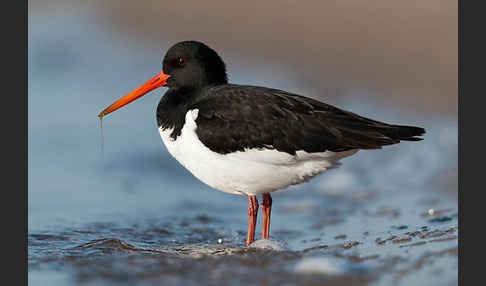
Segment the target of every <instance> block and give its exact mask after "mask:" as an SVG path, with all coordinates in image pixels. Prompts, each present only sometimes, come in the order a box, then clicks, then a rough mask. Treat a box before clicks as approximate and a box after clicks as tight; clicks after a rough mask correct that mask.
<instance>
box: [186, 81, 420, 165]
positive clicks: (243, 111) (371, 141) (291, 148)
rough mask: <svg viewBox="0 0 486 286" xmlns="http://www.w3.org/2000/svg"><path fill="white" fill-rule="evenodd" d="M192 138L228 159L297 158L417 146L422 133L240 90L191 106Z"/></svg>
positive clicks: (262, 91) (215, 93)
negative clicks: (263, 153)
mask: <svg viewBox="0 0 486 286" xmlns="http://www.w3.org/2000/svg"><path fill="white" fill-rule="evenodd" d="M193 108H197V109H199V113H198V117H197V119H196V124H197V130H196V133H197V135H198V137H199V139H200V140H201V142H202V143H204V145H206V146H207V147H208V148H209V149H211V150H212V151H215V152H218V153H222V154H226V153H231V152H235V151H243V150H244V149H245V148H268V149H277V150H279V151H283V152H287V153H289V154H292V155H293V154H295V152H296V151H298V150H304V151H306V152H324V151H326V150H330V151H336V152H338V151H346V150H351V149H379V148H381V146H384V145H390V144H395V143H398V142H400V140H408V141H419V140H422V138H417V137H414V136H420V135H423V134H424V133H425V130H424V129H423V128H419V127H412V126H400V125H390V124H386V123H382V122H378V121H374V120H371V119H367V118H364V117H362V116H359V115H357V114H354V113H351V112H348V111H345V110H341V109H339V108H337V107H334V106H331V105H328V104H325V103H322V102H319V101H317V100H314V99H311V98H307V97H303V96H299V95H295V94H291V93H288V92H285V91H281V90H276V89H270V88H263V87H255V86H241V85H223V86H217V87H212V88H210V89H208V90H207V91H206V92H205V94H204V95H203V96H201V97H200V99H198V101H197V102H195V103H194V104H193V106H192V107H191V109H193Z"/></svg>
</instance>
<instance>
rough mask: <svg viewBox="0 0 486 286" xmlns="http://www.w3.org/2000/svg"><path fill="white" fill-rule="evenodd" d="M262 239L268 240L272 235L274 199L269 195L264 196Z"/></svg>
mask: <svg viewBox="0 0 486 286" xmlns="http://www.w3.org/2000/svg"><path fill="white" fill-rule="evenodd" d="M261 206H262V213H263V220H262V239H268V235H269V234H270V214H271V212H272V197H271V196H270V194H269V193H267V194H263V196H262V204H261Z"/></svg>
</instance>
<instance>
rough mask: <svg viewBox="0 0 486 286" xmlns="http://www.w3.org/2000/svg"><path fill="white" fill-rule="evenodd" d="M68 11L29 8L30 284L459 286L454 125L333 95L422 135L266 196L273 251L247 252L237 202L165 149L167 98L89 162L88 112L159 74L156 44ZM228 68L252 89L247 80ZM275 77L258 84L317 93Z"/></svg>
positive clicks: (94, 130)
mask: <svg viewBox="0 0 486 286" xmlns="http://www.w3.org/2000/svg"><path fill="white" fill-rule="evenodd" d="M64 12H65V13H59V14H56V15H55V16H52V15H51V14H49V13H48V12H47V11H45V10H44V11H42V12H35V11H30V12H29V13H30V14H29V117H28V118H29V119H28V120H29V130H28V135H29V154H28V155H29V172H28V176H29V194H28V200H29V201H28V207H29V209H28V211H29V213H28V227H29V230H28V266H29V268H28V271H29V285H78V284H82V285H160V284H164V285H181V284H183V285H200V284H208V285H247V284H267V285H282V284H283V285H295V284H300V285H322V284H326V285H349V284H353V285H390V284H396V285H455V284H457V263H458V259H457V245H458V240H457V237H458V235H459V234H458V218H457V217H458V208H457V117H456V116H455V115H447V114H445V115H441V116H439V115H433V116H431V115H428V114H417V113H414V112H412V111H408V110H405V109H402V108H400V107H399V106H389V105H385V104H383V103H380V102H376V101H373V100H371V99H370V100H368V97H367V96H366V93H365V92H363V93H361V92H360V91H359V90H345V91H344V93H345V96H343V97H342V98H337V97H332V98H329V99H328V100H327V101H328V102H329V103H331V104H334V105H337V106H340V107H343V108H346V109H349V110H352V111H353V112H356V113H359V114H362V115H364V116H369V117H373V118H375V119H377V120H383V121H388V122H393V123H400V124H410V125H420V126H424V127H425V128H426V129H427V135H426V136H425V140H424V141H421V142H404V143H402V144H399V145H395V146H390V147H386V148H384V149H382V150H374V151H360V152H358V153H357V154H356V155H354V156H352V157H350V158H346V159H344V160H342V163H343V165H342V166H341V167H340V168H338V169H335V170H331V171H329V172H327V173H325V174H323V175H321V176H319V177H317V178H315V179H313V180H311V181H310V182H309V183H306V184H303V185H300V186H294V187H291V188H289V189H288V190H282V191H279V192H275V193H273V194H272V196H273V210H272V223H271V231H270V241H261V240H259V241H256V242H255V243H254V245H252V247H250V248H249V249H246V248H245V247H244V243H245V238H246V227H247V216H246V214H247V211H246V208H247V199H246V198H245V197H243V196H235V195H229V194H225V193H221V192H217V191H215V190H212V189H211V188H209V187H208V186H205V185H204V184H202V183H200V182H199V181H198V180H197V179H195V178H194V177H193V176H192V175H191V174H190V173H189V172H188V171H186V170H185V169H184V168H183V167H182V166H180V165H179V164H178V163H177V162H176V161H175V160H174V159H173V158H171V157H170V156H169V154H168V153H167V151H166V149H165V147H163V144H162V142H161V140H160V137H159V135H158V132H157V129H156V122H155V109H156V105H157V102H158V100H159V99H160V96H161V94H162V92H163V91H159V92H153V93H152V94H151V95H147V96H146V97H144V98H142V99H140V100H138V101H137V102H136V103H133V104H131V105H130V106H129V107H127V108H124V109H122V110H120V111H119V112H116V113H114V114H110V115H109V116H107V117H106V118H104V119H103V133H104V152H103V153H102V152H101V151H100V147H101V146H100V142H101V141H100V140H101V138H100V130H99V119H98V117H97V116H96V115H97V114H98V113H99V112H100V111H101V110H102V109H103V108H104V107H105V106H106V105H107V104H110V103H111V102H112V101H113V100H114V99H116V98H118V97H120V96H121V95H123V94H125V93H126V92H127V91H129V90H131V89H133V88H135V87H137V86H138V85H139V84H140V83H142V82H144V81H145V80H147V79H149V78H150V77H151V76H152V74H151V73H150V71H152V73H155V72H157V71H158V70H160V61H159V59H160V57H161V55H160V47H156V48H153V47H151V48H146V47H145V48H144V47H143V46H140V45H139V44H137V43H135V42H133V41H127V39H126V38H125V37H124V36H123V35H120V34H116V33H114V32H113V31H111V30H109V29H108V28H107V27H105V26H103V25H100V23H99V22H97V20H96V19H97V18H96V17H95V16H94V15H95V14H89V15H90V16H89V17H88V16H86V15H84V14H82V13H80V12H79V11H77V10H76V11H75V10H73V11H70V10H68V11H64ZM167 45H170V43H168V44H167ZM162 49H163V50H166V49H167V47H162ZM154 59H156V60H154ZM231 70H232V72H231V78H232V79H234V80H235V81H237V82H250V80H248V74H251V71H248V70H238V69H237V67H233V68H231ZM253 74H254V73H253ZM280 76H281V74H280V73H279V71H278V70H276V71H275V73H273V74H272V76H271V77H270V76H267V77H264V78H263V79H262V81H264V82H265V85H267V86H272V87H279V88H283V89H287V90H290V91H295V92H299V93H302V94H306V95H310V96H313V95H316V94H315V92H316V91H312V90H301V89H297V88H294V86H293V85H292V83H291V82H290V83H289V82H286V83H285V84H283V85H282V82H284V81H283V80H282V77H280ZM255 84H257V83H255ZM357 98H362V99H363V100H356V99H357ZM365 99H366V102H367V104H364V103H363V102H364V101H365ZM260 215H261V214H260ZM258 223H259V224H258V226H257V227H258V228H257V237H260V235H261V233H260V231H259V230H260V229H259V228H260V227H261V225H260V223H261V217H259V222H258Z"/></svg>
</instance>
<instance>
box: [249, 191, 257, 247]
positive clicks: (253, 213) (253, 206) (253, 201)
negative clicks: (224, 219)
mask: <svg viewBox="0 0 486 286" xmlns="http://www.w3.org/2000/svg"><path fill="white" fill-rule="evenodd" d="M257 214H258V200H257V198H256V196H248V235H247V237H246V247H248V245H250V244H251V243H252V242H254V241H255V226H256V221H257Z"/></svg>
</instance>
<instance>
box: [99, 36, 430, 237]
mask: <svg viewBox="0 0 486 286" xmlns="http://www.w3.org/2000/svg"><path fill="white" fill-rule="evenodd" d="M161 86H166V87H168V88H169V89H168V90H167V92H166V93H165V94H164V96H163V97H162V99H161V100H160V102H159V105H158V107H157V123H158V126H159V132H160V136H161V137H162V141H163V142H164V144H165V146H166V147H167V150H168V151H169V153H170V154H171V155H172V156H173V157H174V158H176V159H177V160H178V161H179V163H181V164H182V165H183V166H184V167H185V168H187V169H188V170H189V171H190V172H191V173H192V174H193V175H194V176H196V177H197V178H198V179H199V180H201V181H202V182H204V183H206V184H207V185H209V186H211V187H212V188H214V189H217V190H220V191H223V192H227V193H231V194H238V195H246V196H248V201H249V205H248V217H249V220H248V234H247V239H246V246H247V247H248V246H249V245H250V244H251V243H252V242H253V241H254V240H255V239H254V237H255V225H256V219H257V213H258V200H257V197H256V196H257V195H260V194H261V195H262V204H261V207H262V212H263V220H262V238H263V239H268V236H269V230H270V212H271V210H272V197H271V196H270V193H271V192H273V191H277V190H279V189H282V188H286V187H288V186H290V185H294V184H300V183H303V182H306V181H308V180H309V179H311V178H313V177H314V176H316V175H318V174H321V173H323V172H324V171H326V170H328V169H329V168H332V167H335V166H336V165H337V163H338V160H340V159H342V158H344V157H347V156H350V155H353V154H355V153H356V152H358V151H359V150H360V149H380V148H381V147H382V146H385V145H391V144H396V143H399V142H400V141H401V140H406V141H419V140H422V138H418V137H415V136H420V135H423V134H425V130H424V129H423V128H420V127H413V126H402V125H393V124H387V123H383V122H379V121H375V120H371V119H368V118H365V117H362V116H359V115H357V114H354V113H351V112H349V111H345V110H342V109H339V108H337V107H334V106H332V105H329V104H326V103H323V102H320V101H317V100H315V99H311V98H307V97H304V96H300V95H297V94H293V93H289V92H286V91H283V90H278V89H273V88H266V87H258V86H248V85H236V84H229V83H228V79H227V75H226V67H225V63H224V62H223V60H222V59H221V57H220V56H219V55H218V54H217V53H216V52H215V51H214V50H213V49H211V48H210V47H208V46H207V45H205V44H204V43H201V42H197V41H184V42H180V43H177V44H175V45H174V46H172V47H171V48H170V49H169V50H168V51H167V53H166V55H165V57H164V60H163V63H162V71H161V72H160V73H159V74H158V75H156V76H155V77H154V78H153V79H151V80H149V81H148V82H147V83H145V84H143V85H142V86H140V87H139V88H137V89H136V90H134V91H132V92H131V93H129V94H127V95H125V96H124V97H122V98H121V99H119V100H118V101H116V102H115V103H113V104H112V105H110V106H109V107H108V108H106V109H105V110H103V111H102V112H101V113H100V114H99V115H98V116H99V117H100V118H102V117H103V116H105V115H107V114H109V113H111V112H113V111H115V110H117V109H118V108H120V107H122V106H124V105H126V104H128V103H130V102H131V101H133V100H135V99H137V98H138V97H141V96H142V95H144V94H146V93H148V92H149V91H151V90H153V89H155V88H158V87H161Z"/></svg>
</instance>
